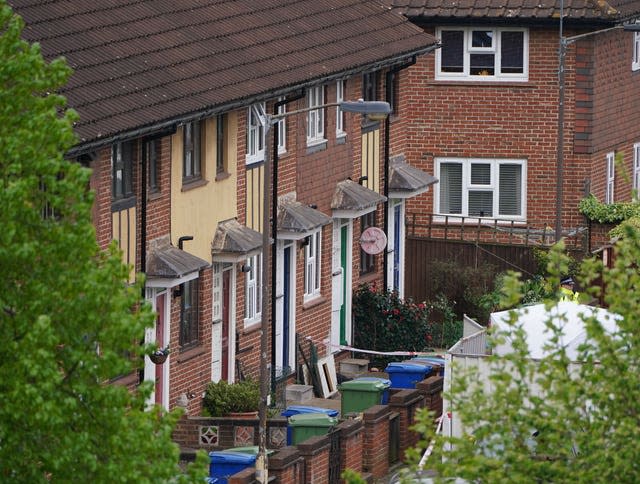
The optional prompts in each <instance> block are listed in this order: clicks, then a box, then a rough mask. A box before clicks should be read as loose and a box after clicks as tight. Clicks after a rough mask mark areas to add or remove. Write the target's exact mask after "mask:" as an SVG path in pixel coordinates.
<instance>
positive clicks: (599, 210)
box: [578, 194, 640, 224]
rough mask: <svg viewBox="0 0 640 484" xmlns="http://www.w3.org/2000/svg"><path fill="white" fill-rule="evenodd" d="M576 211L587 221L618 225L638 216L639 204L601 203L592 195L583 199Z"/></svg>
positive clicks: (635, 202) (639, 211)
mask: <svg viewBox="0 0 640 484" xmlns="http://www.w3.org/2000/svg"><path fill="white" fill-rule="evenodd" d="M578 210H579V211H580V213H581V214H582V215H584V216H585V217H587V219H589V220H592V221H594V222H598V223H601V224H618V223H620V222H622V221H623V220H626V219H628V218H631V217H637V216H639V215H640V203H638V202H637V201H633V202H618V203H602V202H600V201H599V200H598V199H597V198H596V197H595V196H594V195H593V194H589V195H588V196H587V197H585V198H583V199H582V200H581V201H580V204H579V205H578Z"/></svg>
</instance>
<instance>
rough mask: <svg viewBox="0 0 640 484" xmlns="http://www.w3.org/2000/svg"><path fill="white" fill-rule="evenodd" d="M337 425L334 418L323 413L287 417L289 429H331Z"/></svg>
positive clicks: (336, 420)
mask: <svg viewBox="0 0 640 484" xmlns="http://www.w3.org/2000/svg"><path fill="white" fill-rule="evenodd" d="M337 423H338V419H337V418H336V417H331V416H329V415H327V414H325V413H301V414H298V415H292V416H291V417H289V426H290V427H333V426H334V425H336V424H337Z"/></svg>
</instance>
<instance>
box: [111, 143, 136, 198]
mask: <svg viewBox="0 0 640 484" xmlns="http://www.w3.org/2000/svg"><path fill="white" fill-rule="evenodd" d="M111 171H112V181H113V183H112V192H111V195H112V198H113V199H114V200H121V199H123V198H128V197H131V196H133V143H131V142H127V143H116V144H114V145H113V146H112V147H111Z"/></svg>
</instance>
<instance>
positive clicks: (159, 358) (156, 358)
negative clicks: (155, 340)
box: [149, 351, 169, 365]
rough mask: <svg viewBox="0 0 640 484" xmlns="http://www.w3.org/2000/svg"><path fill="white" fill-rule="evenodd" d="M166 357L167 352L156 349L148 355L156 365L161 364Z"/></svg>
mask: <svg viewBox="0 0 640 484" xmlns="http://www.w3.org/2000/svg"><path fill="white" fill-rule="evenodd" d="M168 357H169V353H163V352H161V351H156V352H155V353H151V354H150V355H149V359H150V360H151V361H152V362H153V363H155V364H156V365H161V364H163V363H164V362H165V361H167V358H168Z"/></svg>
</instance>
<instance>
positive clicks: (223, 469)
mask: <svg viewBox="0 0 640 484" xmlns="http://www.w3.org/2000/svg"><path fill="white" fill-rule="evenodd" d="M209 461H210V464H209V478H210V479H217V480H215V481H213V482H215V483H216V484H227V479H229V476H232V475H234V474H237V473H238V472H240V471H243V470H244V469H246V468H247V467H253V466H254V465H255V464H256V455H253V454H250V453H246V452H231V451H228V450H216V451H213V452H209Z"/></svg>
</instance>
